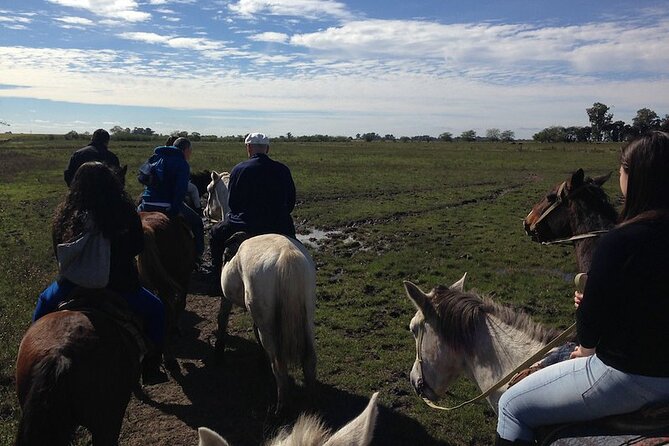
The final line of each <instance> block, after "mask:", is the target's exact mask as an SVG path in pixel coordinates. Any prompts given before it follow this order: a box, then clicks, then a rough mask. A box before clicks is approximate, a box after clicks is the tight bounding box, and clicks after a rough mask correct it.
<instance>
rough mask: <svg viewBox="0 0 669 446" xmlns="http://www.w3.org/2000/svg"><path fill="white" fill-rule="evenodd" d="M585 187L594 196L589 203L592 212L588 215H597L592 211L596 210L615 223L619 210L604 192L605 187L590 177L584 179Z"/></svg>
mask: <svg viewBox="0 0 669 446" xmlns="http://www.w3.org/2000/svg"><path fill="white" fill-rule="evenodd" d="M584 187H585V188H586V190H587V191H589V192H590V195H591V196H592V197H593V198H594V200H589V201H588V204H589V205H590V206H592V208H591V209H590V211H591V212H589V213H588V214H586V215H595V214H594V213H593V212H592V211H596V212H597V213H598V214H599V215H601V216H602V217H604V218H606V219H607V220H610V221H611V222H613V223H614V224H615V222H616V221H617V220H618V211H616V209H615V207H614V206H613V205H612V204H611V201H610V200H609V196H608V195H607V194H606V192H604V189H603V188H602V187H601V186H600V185H599V184H597V183H596V182H595V181H594V180H593V179H592V178H590V177H587V178H586V179H585V180H584Z"/></svg>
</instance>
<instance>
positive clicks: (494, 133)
mask: <svg viewBox="0 0 669 446" xmlns="http://www.w3.org/2000/svg"><path fill="white" fill-rule="evenodd" d="M501 137H502V132H501V130H500V129H488V130H486V131H485V138H486V139H487V140H489V141H499V140H500V139H501Z"/></svg>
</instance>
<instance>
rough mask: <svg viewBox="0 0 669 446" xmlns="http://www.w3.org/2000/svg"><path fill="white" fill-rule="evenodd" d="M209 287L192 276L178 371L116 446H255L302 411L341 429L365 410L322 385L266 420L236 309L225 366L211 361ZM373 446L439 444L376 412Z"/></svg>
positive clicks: (254, 362)
mask: <svg viewBox="0 0 669 446" xmlns="http://www.w3.org/2000/svg"><path fill="white" fill-rule="evenodd" d="M209 281H210V279H205V278H204V277H203V276H200V275H198V274H194V277H193V281H192V283H191V287H190V288H191V293H192V294H189V295H188V302H187V306H186V312H185V314H184V315H183V317H182V319H181V321H180V325H181V328H182V337H181V338H180V340H179V341H178V342H177V344H176V346H175V356H176V359H177V363H178V367H177V368H173V369H172V370H170V371H169V374H168V375H169V381H168V382H165V383H161V384H156V385H153V386H145V387H144V388H143V392H144V394H140V395H134V396H133V397H132V399H131V401H130V404H129V406H128V410H127V412H126V418H125V420H124V423H123V430H122V433H121V438H120V444H122V445H128V446H140V445H141V446H146V445H175V446H176V445H184V446H190V445H196V444H197V441H198V440H197V428H198V427H199V426H206V427H209V428H211V429H213V430H215V431H216V432H218V433H220V434H221V435H223V436H224V437H226V439H227V440H228V441H230V442H231V444H232V445H233V446H256V445H259V444H262V443H263V442H264V440H266V439H268V438H272V437H273V436H274V434H275V433H276V432H277V430H278V429H279V428H281V427H282V426H284V425H286V424H291V423H293V422H294V420H295V419H296V418H297V416H298V415H299V413H300V412H302V411H309V412H311V413H318V414H319V415H320V416H321V417H322V418H323V420H324V422H325V423H326V425H328V426H331V427H333V428H338V427H341V426H342V425H343V424H345V423H346V422H348V421H349V420H351V419H352V418H354V417H355V416H357V414H358V413H359V412H360V411H361V410H362V409H363V408H364V407H365V406H366V405H367V401H368V400H367V398H366V397H362V396H358V395H353V394H350V393H348V392H346V391H342V390H339V389H336V388H334V387H332V386H330V385H327V384H323V383H319V384H318V386H317V389H316V391H315V394H314V396H313V398H310V397H309V396H308V395H307V393H306V391H305V389H304V388H303V387H301V386H299V385H296V386H294V387H293V388H292V389H291V401H292V406H293V407H292V408H291V409H289V410H288V413H287V414H286V415H285V416H284V417H283V418H279V419H277V418H275V417H273V416H272V415H270V414H268V412H267V408H268V407H270V406H271V405H272V404H273V397H274V392H275V390H274V383H273V378H272V375H271V371H270V369H269V366H268V365H267V362H266V360H265V357H264V352H263V351H262V349H261V347H260V346H259V345H258V344H257V343H256V341H255V338H254V335H253V331H252V327H251V322H250V318H249V315H248V314H246V313H244V312H243V311H241V310H240V309H239V308H235V309H233V313H232V314H231V317H230V327H229V333H230V335H231V336H230V337H229V339H228V345H227V350H226V358H225V360H224V361H221V360H219V359H218V358H216V357H215V355H214V349H213V345H214V341H215V339H216V338H215V332H216V314H217V312H218V307H219V303H220V299H219V297H217V296H213V295H209V294H208V292H207V291H208V289H209V288H210V285H209V284H208V282H209ZM293 375H295V373H293ZM298 377H299V378H301V376H300V375H298ZM403 437H404V438H406V437H409V438H411V441H405V440H402V438H403ZM414 441H415V442H414ZM374 444H378V445H382V444H383V445H389V444H421V445H432V444H441V443H435V441H434V439H432V438H430V437H429V436H427V434H426V433H425V431H424V429H423V428H422V427H421V426H420V425H418V423H417V422H416V421H415V420H413V419H411V418H408V417H406V416H404V415H401V414H399V413H396V412H393V411H391V410H388V409H386V408H384V407H380V415H379V420H378V422H377V428H376V435H375V441H374Z"/></svg>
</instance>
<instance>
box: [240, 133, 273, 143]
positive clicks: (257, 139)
mask: <svg viewBox="0 0 669 446" xmlns="http://www.w3.org/2000/svg"><path fill="white" fill-rule="evenodd" d="M244 143H246V144H260V145H263V146H268V145H269V138H268V137H267V135H265V134H264V133H249V134H248V136H247V137H246V139H245V140H244Z"/></svg>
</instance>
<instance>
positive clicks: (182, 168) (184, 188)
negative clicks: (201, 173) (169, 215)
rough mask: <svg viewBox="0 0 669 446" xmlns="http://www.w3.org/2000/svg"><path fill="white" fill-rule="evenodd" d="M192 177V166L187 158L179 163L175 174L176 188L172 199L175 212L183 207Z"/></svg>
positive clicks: (171, 203)
mask: <svg viewBox="0 0 669 446" xmlns="http://www.w3.org/2000/svg"><path fill="white" fill-rule="evenodd" d="M189 179H190V166H189V165H188V162H186V161H185V160H184V161H183V163H182V164H180V165H179V167H178V169H177V171H176V173H175V175H174V189H173V193H172V200H171V202H170V205H171V209H172V211H173V212H179V210H180V209H181V206H182V203H183V201H184V198H186V192H188V181H189Z"/></svg>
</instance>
